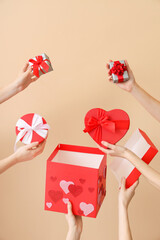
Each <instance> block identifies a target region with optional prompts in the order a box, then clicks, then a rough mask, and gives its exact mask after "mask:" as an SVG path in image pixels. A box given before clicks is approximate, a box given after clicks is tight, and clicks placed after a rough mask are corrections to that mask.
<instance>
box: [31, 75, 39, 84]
mask: <svg viewBox="0 0 160 240" xmlns="http://www.w3.org/2000/svg"><path fill="white" fill-rule="evenodd" d="M32 75H33V73H32ZM37 79H38V77H36V76H35V75H33V77H32V82H35V81H37Z"/></svg>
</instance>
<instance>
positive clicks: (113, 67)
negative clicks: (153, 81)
mask: <svg viewBox="0 0 160 240" xmlns="http://www.w3.org/2000/svg"><path fill="white" fill-rule="evenodd" d="M109 68H110V73H111V74H112V79H113V82H114V83H121V82H125V81H127V80H129V76H128V72H127V67H126V63H125V61H124V60H121V61H114V62H109Z"/></svg>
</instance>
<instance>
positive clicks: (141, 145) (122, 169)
mask: <svg viewBox="0 0 160 240" xmlns="http://www.w3.org/2000/svg"><path fill="white" fill-rule="evenodd" d="M125 147H126V148H128V149H129V150H131V151H132V152H133V153H135V154H136V155H137V156H138V157H139V158H140V159H141V160H142V161H144V162H146V163H147V164H149V163H150V162H151V160H152V159H153V158H154V156H155V155H156V154H157V152H158V150H157V148H156V147H155V146H154V144H153V143H152V142H151V140H150V139H149V137H148V136H147V135H146V133H144V132H143V131H142V130H140V129H137V130H136V131H135V132H134V133H133V134H132V136H131V137H130V138H129V140H128V141H127V143H126V144H125ZM109 168H110V169H111V170H112V172H113V173H114V175H115V176H116V178H117V180H118V182H119V186H120V184H121V178H122V177H125V178H126V188H128V187H130V186H131V185H133V184H134V182H136V181H137V179H138V178H139V177H140V175H141V173H140V172H139V171H138V170H137V169H136V168H135V167H134V165H133V164H132V163H130V162H129V161H128V160H126V159H124V158H120V157H115V158H114V159H113V161H112V163H111V164H110V165H109Z"/></svg>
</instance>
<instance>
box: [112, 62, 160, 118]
mask: <svg viewBox="0 0 160 240" xmlns="http://www.w3.org/2000/svg"><path fill="white" fill-rule="evenodd" d="M110 61H111V60H110ZM125 63H126V66H127V70H128V75H129V80H128V81H126V82H123V83H115V84H116V85H117V86H118V87H120V88H121V89H123V90H125V91H127V92H129V93H131V94H132V96H133V97H135V99H136V100H137V101H138V102H139V103H140V104H141V105H142V106H143V107H144V108H145V109H146V110H147V111H148V112H149V113H150V114H151V115H152V116H153V117H154V118H155V119H156V120H157V121H159V122H160V101H158V100H157V99H155V98H154V97H152V96H151V95H150V94H149V93H147V92H146V91H145V90H144V89H143V88H141V87H140V86H139V85H138V84H137V82H136V81H135V77H134V74H133V72H132V70H131V68H130V66H129V64H128V62H127V61H126V60H125ZM107 69H108V80H109V81H110V82H112V81H113V80H112V75H111V73H110V69H109V64H107Z"/></svg>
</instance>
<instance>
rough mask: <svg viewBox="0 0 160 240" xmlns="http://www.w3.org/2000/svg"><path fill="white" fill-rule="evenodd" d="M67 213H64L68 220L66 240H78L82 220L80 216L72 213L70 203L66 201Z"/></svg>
mask: <svg viewBox="0 0 160 240" xmlns="http://www.w3.org/2000/svg"><path fill="white" fill-rule="evenodd" d="M67 207H68V214H67V215H66V219H67V222H68V228H69V230H68V234H67V238H66V240H80V237H81V233H82V228H83V222H82V217H81V216H75V215H74V214H73V213H72V204H71V203H70V202H68V206H67Z"/></svg>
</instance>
